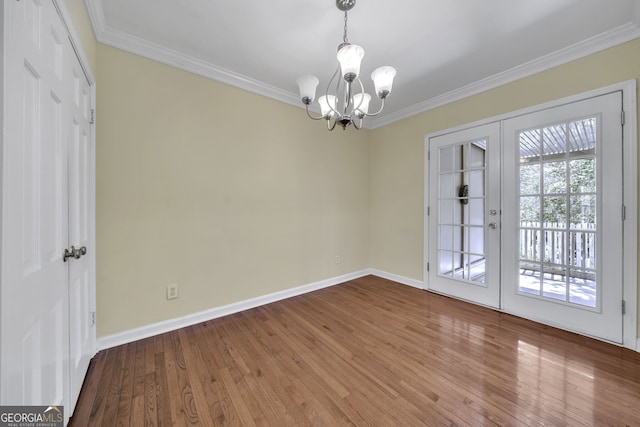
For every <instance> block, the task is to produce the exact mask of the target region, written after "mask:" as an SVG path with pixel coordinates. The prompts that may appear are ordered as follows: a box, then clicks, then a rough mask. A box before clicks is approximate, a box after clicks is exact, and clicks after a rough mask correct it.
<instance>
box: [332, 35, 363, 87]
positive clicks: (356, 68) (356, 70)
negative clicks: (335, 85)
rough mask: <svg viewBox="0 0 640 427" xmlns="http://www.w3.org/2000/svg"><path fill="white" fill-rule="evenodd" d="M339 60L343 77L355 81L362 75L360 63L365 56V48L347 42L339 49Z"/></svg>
mask: <svg viewBox="0 0 640 427" xmlns="http://www.w3.org/2000/svg"><path fill="white" fill-rule="evenodd" d="M337 57H338V62H340V69H341V70H342V77H343V78H344V79H345V80H346V81H348V82H353V81H354V80H355V79H357V78H358V75H360V64H361V63H362V58H363V57H364V49H363V48H362V47H361V46H358V45H357V44H346V45H344V46H342V47H341V48H340V50H338V54H337Z"/></svg>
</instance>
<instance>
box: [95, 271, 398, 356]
mask: <svg viewBox="0 0 640 427" xmlns="http://www.w3.org/2000/svg"><path fill="white" fill-rule="evenodd" d="M369 274H376V273H374V272H372V270H371V269H366V270H362V271H358V272H355V273H350V274H345V275H343V276H338V277H333V278H330V279H326V280H321V281H319V282H315V283H310V284H308V285H304V286H299V287H296V288H292V289H287V290H285V291H280V292H274V293H272V294H268V295H263V296H260V297H256V298H251V299H248V300H244V301H240V302H237V303H233V304H229V305H225V306H221V307H215V308H212V309H209V310H205V311H201V312H198V313H193V314H189V315H186V316H183V317H177V318H175V319H169V320H165V321H163V322H158V323H154V324H151V325H147V326H142V327H140V328H135V329H130V330H128V331H124V332H119V333H117V334H113V335H108V336H105V337H102V338H99V339H98V342H97V344H98V351H100V350H106V349H108V348H111V347H115V346H118V345H122V344H127V343H130V342H133V341H137V340H141V339H144V338H149V337H152V336H154V335H159V334H163V333H165V332H170V331H174V330H176V329H180V328H184V327H187V326H191V325H195V324H198V323H202V322H206V321H207V320H212V319H217V318H218V317H222V316H227V315H229V314H234V313H238V312H240V311H243V310H248V309H250V308H255V307H259V306H261V305H265V304H270V303H272V302H276V301H280V300H283V299H286V298H291V297H294V296H297V295H302V294H306V293H308V292H313V291H316V290H318V289H323V288H328V287H330V286H334V285H338V284H340V283H344V282H348V281H349V280H354V279H357V278H360V277H364V276H367V275H369ZM376 275H377V274H376ZM381 277H383V276H381ZM385 278H386V277H385ZM391 280H393V279H391Z"/></svg>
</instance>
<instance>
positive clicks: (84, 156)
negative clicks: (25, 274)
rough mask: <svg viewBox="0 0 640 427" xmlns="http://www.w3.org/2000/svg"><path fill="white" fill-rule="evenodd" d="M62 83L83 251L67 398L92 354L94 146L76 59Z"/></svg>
mask: <svg viewBox="0 0 640 427" xmlns="http://www.w3.org/2000/svg"><path fill="white" fill-rule="evenodd" d="M65 72H66V78H65V84H66V85H67V87H68V94H69V103H68V106H69V107H70V108H69V121H68V123H67V125H68V126H69V128H70V130H71V131H70V134H69V139H68V143H69V245H71V246H73V247H74V248H75V249H79V250H81V251H82V252H81V254H83V255H82V256H81V257H80V258H78V259H75V258H74V259H71V260H69V316H70V330H69V336H70V350H71V351H70V356H71V367H70V368H71V372H70V374H71V402H70V406H69V413H71V411H72V410H73V407H74V406H75V400H76V399H77V397H78V395H79V394H80V389H81V388H82V383H83V381H84V377H85V374H86V372H87V369H88V367H89V362H90V361H91V358H92V357H93V355H94V354H95V328H94V319H93V316H92V313H93V312H94V309H93V307H94V304H95V295H94V294H93V286H92V283H93V282H92V280H93V276H92V274H93V273H92V272H93V271H94V269H93V266H94V260H95V255H94V246H93V241H94V239H93V229H92V218H93V217H94V207H93V203H94V202H93V197H92V195H93V191H94V190H93V173H92V171H93V170H94V167H93V165H94V147H93V144H92V137H91V123H90V120H91V88H90V86H89V83H88V82H87V79H86V78H85V75H84V73H83V70H82V67H81V66H80V62H79V61H78V59H77V57H76V56H75V55H74V56H73V58H70V60H69V61H68V62H67V63H66V66H65Z"/></svg>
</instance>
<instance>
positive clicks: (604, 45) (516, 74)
mask: <svg viewBox="0 0 640 427" xmlns="http://www.w3.org/2000/svg"><path fill="white" fill-rule="evenodd" d="M633 21H634V22H633V23H628V24H625V25H622V26H620V27H618V28H614V29H613V30H611V31H607V32H604V33H602V34H599V35H597V36H594V37H591V38H589V39H585V40H583V41H581V42H579V43H576V44H574V45H571V46H568V47H566V48H564V49H560V50H557V51H555V52H553V53H550V54H548V55H545V56H541V57H540V58H537V59H534V60H533V61H529V62H526V63H524V64H521V65H518V66H516V67H513V68H511V69H509V70H506V71H503V72H501V73H498V74H494V75H492V76H489V77H487V78H485V79H482V80H478V81H477V82H474V83H471V84H469V85H466V86H463V87H461V88H459V89H455V90H452V91H449V92H446V93H444V94H442V95H438V96H435V97H433V98H430V99H427V100H426V101H424V102H420V103H418V104H414V105H411V106H409V107H406V108H403V109H401V110H398V111H396V112H394V113H390V114H387V115H384V116H382V117H379V118H377V119H375V120H373V121H372V122H371V128H372V129H376V128H379V127H382V126H385V125H388V124H391V123H394V122H397V121H399V120H402V119H406V118H408V117H411V116H415V115H416V114H419V113H423V112H425V111H428V110H432V109H434V108H437V107H441V106H443V105H446V104H450V103H451V102H454V101H459V100H461V99H464V98H467V97H470V96H473V95H477V94H479V93H481V92H485V91H487V90H490V89H494V88H496V87H499V86H502V85H505V84H507V83H511V82H514V81H516V80H520V79H522V78H525V77H529V76H531V75H534V74H537V73H540V72H542V71H546V70H549V69H551V68H554V67H557V66H560V65H563V64H566V63H568V62H571V61H575V60H577V59H580V58H583V57H585V56H589V55H592V54H594V53H597V52H600V51H602V50H605V49H608V48H611V47H614V46H617V45H620V44H622V43H626V42H628V41H631V40H634V39H636V38H639V37H640V1H636V3H635V7H634V19H633Z"/></svg>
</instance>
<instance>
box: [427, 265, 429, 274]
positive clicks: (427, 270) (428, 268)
mask: <svg viewBox="0 0 640 427" xmlns="http://www.w3.org/2000/svg"><path fill="white" fill-rule="evenodd" d="M427 272H429V263H427Z"/></svg>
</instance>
